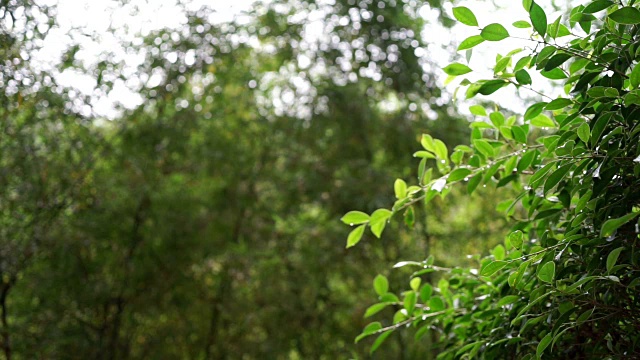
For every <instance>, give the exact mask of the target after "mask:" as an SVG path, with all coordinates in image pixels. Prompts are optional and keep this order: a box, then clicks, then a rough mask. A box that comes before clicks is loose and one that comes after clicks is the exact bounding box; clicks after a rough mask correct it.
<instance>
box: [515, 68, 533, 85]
mask: <svg viewBox="0 0 640 360" xmlns="http://www.w3.org/2000/svg"><path fill="white" fill-rule="evenodd" d="M516 81H517V82H518V84H520V85H531V83H532V81H531V75H529V73H528V72H527V70H525V69H520V70H518V71H516Z"/></svg>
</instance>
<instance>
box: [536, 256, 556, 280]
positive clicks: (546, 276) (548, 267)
mask: <svg viewBox="0 0 640 360" xmlns="http://www.w3.org/2000/svg"><path fill="white" fill-rule="evenodd" d="M555 276H556V263H554V262H553V261H549V262H548V263H546V264H544V265H542V267H541V268H540V271H538V279H540V280H542V281H544V282H546V283H551V282H552V281H553V279H554V278H555Z"/></svg>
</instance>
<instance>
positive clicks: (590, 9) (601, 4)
mask: <svg viewBox="0 0 640 360" xmlns="http://www.w3.org/2000/svg"><path fill="white" fill-rule="evenodd" d="M611 5H613V2H611V1H610V0H596V1H594V2H592V3H591V4H589V5H587V7H585V8H584V10H582V13H583V14H594V13H597V12H599V11H602V10H604V9H606V8H608V7H609V6H611Z"/></svg>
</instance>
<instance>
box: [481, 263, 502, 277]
mask: <svg viewBox="0 0 640 360" xmlns="http://www.w3.org/2000/svg"><path fill="white" fill-rule="evenodd" d="M507 264H508V262H506V261H500V260H496V261H492V262H490V263H488V264H487V265H485V266H483V267H482V270H481V271H480V275H481V276H491V275H493V274H495V273H496V272H498V271H500V270H501V269H502V268H504V267H505V266H507Z"/></svg>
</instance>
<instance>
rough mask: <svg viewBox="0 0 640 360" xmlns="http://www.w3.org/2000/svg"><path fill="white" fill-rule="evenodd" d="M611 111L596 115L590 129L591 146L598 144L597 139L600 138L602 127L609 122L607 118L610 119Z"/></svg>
mask: <svg viewBox="0 0 640 360" xmlns="http://www.w3.org/2000/svg"><path fill="white" fill-rule="evenodd" d="M611 116H612V115H611V113H606V114H603V115H601V116H600V117H598V119H597V120H596V123H595V124H594V125H593V129H592V130H591V146H594V147H595V146H596V145H597V144H598V140H600V136H601V135H602V132H604V129H605V128H606V127H607V124H609V120H611Z"/></svg>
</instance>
